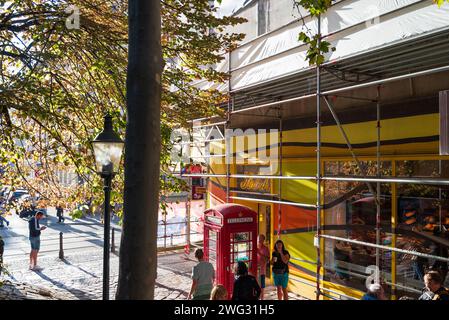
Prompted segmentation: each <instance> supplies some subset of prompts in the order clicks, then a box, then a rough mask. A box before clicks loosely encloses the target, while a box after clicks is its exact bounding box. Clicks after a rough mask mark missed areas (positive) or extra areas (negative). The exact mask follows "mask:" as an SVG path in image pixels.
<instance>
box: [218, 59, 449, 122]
mask: <svg viewBox="0 0 449 320" xmlns="http://www.w3.org/2000/svg"><path fill="white" fill-rule="evenodd" d="M444 71H449V65H447V66H442V67H438V68H432V69H427V70H424V71H418V72H412V73H408V74H405V75H401V76H395V77H390V78H386V79H381V80H375V81H370V82H366V83H362V84H357V85H353V86H348V87H343V88H338V89H332V90H329V91H324V92H321V93H320V94H321V95H322V96H335V95H336V94H337V93H340V92H346V91H351V90H355V89H361V88H366V87H372V86H377V85H382V84H385V83H389V82H394V81H399V80H405V79H409V78H415V77H421V76H426V75H430V74H434V73H439V72H444ZM316 95H317V94H316V93H313V94H306V95H302V96H298V97H294V98H289V99H285V100H281V101H274V102H269V103H264V104H261V105H257V106H254V107H249V108H243V109H239V110H235V111H233V112H232V114H235V113H240V112H245V111H250V110H256V109H260V108H264V107H272V106H276V105H278V104H279V103H288V102H294V101H300V100H305V99H309V98H313V97H316ZM217 124H222V123H220V122H219V123H217ZM210 125H213V124H210Z"/></svg>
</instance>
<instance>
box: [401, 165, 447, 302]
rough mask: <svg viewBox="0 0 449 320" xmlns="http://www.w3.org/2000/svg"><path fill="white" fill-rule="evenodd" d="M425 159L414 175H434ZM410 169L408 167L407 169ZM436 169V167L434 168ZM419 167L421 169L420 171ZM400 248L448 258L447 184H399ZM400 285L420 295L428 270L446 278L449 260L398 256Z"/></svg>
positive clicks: (415, 166)
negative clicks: (437, 272) (425, 273)
mask: <svg viewBox="0 0 449 320" xmlns="http://www.w3.org/2000/svg"><path fill="white" fill-rule="evenodd" d="M422 164H423V163H422V162H421V163H420V164H419V166H417V164H416V163H414V164H413V166H409V167H408V168H410V167H412V168H413V169H414V170H415V171H414V172H413V174H416V175H418V174H427V175H428V174H432V172H433V170H432V167H431V164H430V163H427V164H428V166H429V167H427V168H425V167H424V166H422ZM408 168H407V169H408ZM433 168H435V167H433ZM417 169H418V170H417ZM397 206H398V226H397V230H396V232H397V235H398V236H397V241H396V246H397V247H398V248H404V249H406V250H410V251H415V252H420V253H427V254H431V255H434V256H438V257H448V249H449V232H448V229H449V190H448V188H447V186H444V187H443V186H441V187H438V186H430V185H419V184H400V185H398V198H397ZM396 262H397V278H398V284H399V285H400V286H401V288H402V289H404V290H405V291H409V292H411V293H412V294H415V295H419V294H420V291H421V289H422V288H423V274H424V272H425V271H426V270H429V269H436V270H438V271H440V273H441V274H442V276H443V278H445V281H446V285H448V284H449V282H448V281H447V269H448V266H447V263H446V262H443V261H441V260H438V259H436V260H435V259H430V258H422V257H418V256H415V255H412V254H398V255H397V260H396Z"/></svg>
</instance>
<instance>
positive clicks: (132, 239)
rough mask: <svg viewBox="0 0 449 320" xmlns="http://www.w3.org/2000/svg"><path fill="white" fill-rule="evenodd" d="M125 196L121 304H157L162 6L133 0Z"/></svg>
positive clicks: (131, 9)
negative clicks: (143, 301) (124, 301)
mask: <svg viewBox="0 0 449 320" xmlns="http://www.w3.org/2000/svg"><path fill="white" fill-rule="evenodd" d="M128 6H129V53H128V54H129V58H128V74H127V110H128V119H127V126H126V147H125V149H126V150H125V195H124V219H123V231H122V240H121V246H120V270H119V280H118V289H117V294H116V299H154V285H155V281H156V271H157V238H156V237H157V221H158V209H159V163H160V149H161V139H160V103H161V102H160V100H161V73H162V52H161V42H160V38H161V14H160V1H156V0H150V1H148V0H129V4H128Z"/></svg>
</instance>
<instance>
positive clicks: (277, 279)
mask: <svg viewBox="0 0 449 320" xmlns="http://www.w3.org/2000/svg"><path fill="white" fill-rule="evenodd" d="M273 279H274V285H275V286H276V287H282V288H284V289H285V288H287V285H288V272H286V273H281V274H276V273H274V272H273Z"/></svg>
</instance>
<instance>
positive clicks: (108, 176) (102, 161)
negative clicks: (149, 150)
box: [92, 114, 125, 300]
mask: <svg viewBox="0 0 449 320" xmlns="http://www.w3.org/2000/svg"><path fill="white" fill-rule="evenodd" d="M124 144H125V143H124V142H123V140H122V139H120V137H119V136H118V134H117V133H115V132H114V129H113V127H112V117H111V116H110V115H109V114H106V115H105V117H104V129H103V131H102V132H101V133H100V134H99V135H98V136H97V137H96V138H95V140H94V141H92V146H93V149H94V154H95V163H96V168H97V173H98V174H99V175H101V177H102V178H103V179H104V187H103V189H104V247H103V300H109V233H110V224H111V220H110V219H111V217H110V198H111V182H112V177H113V176H114V175H115V174H116V173H117V172H118V169H119V165H120V158H121V157H122V152H123V146H124Z"/></svg>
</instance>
